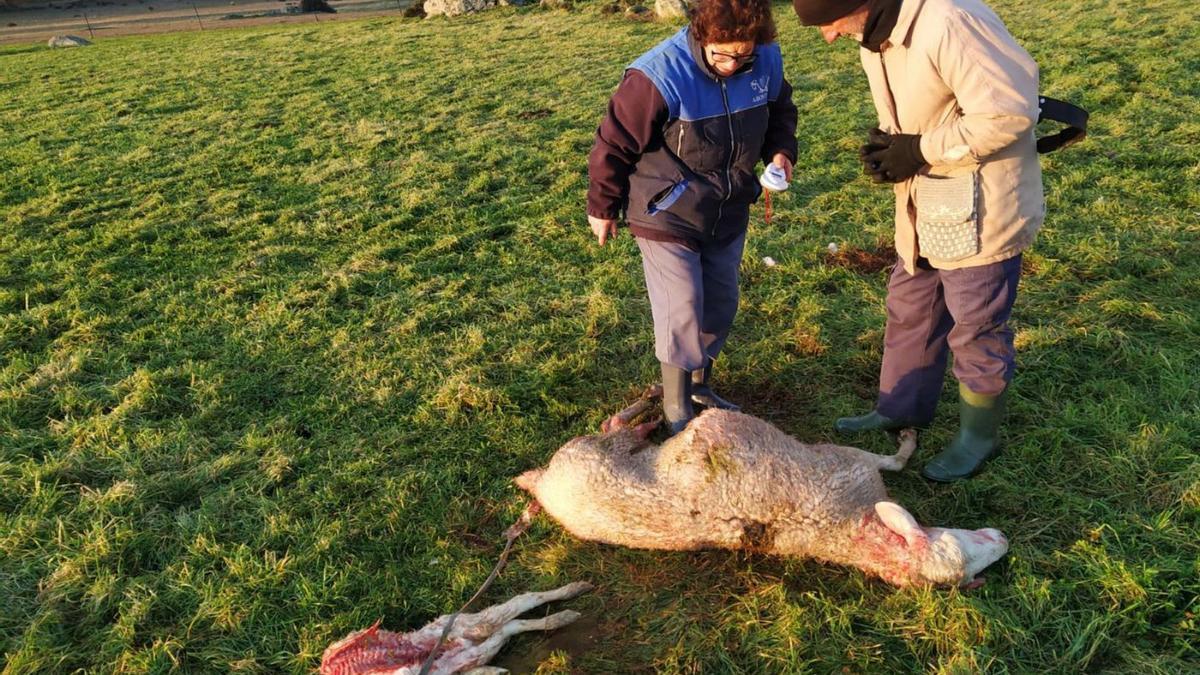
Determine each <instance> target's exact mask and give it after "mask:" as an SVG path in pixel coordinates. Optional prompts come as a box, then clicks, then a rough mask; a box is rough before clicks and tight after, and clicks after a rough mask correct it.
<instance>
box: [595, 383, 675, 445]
mask: <svg viewBox="0 0 1200 675" xmlns="http://www.w3.org/2000/svg"><path fill="white" fill-rule="evenodd" d="M661 396H662V386H661V385H653V386H650V387H648V388H647V389H646V391H644V392H642V395H641V397H640V398H638V400H636V401H634V402H633V403H632V404H631V405H629V406H627V407H625V408H624V409H623V410H621V411H620V412H618V413H617V414H615V415H613V416H612V417H610V418H608V419H606V420H604V421H603V422H602V423H601V424H600V431H601V432H603V433H606V434H607V433H609V432H612V431H618V430H620V429H625V428H627V427H628V426H629V423H630V422H632V421H633V420H635V419H637V417H638V415H641V414H642V413H644V412H646V411H647V410H649V409H650V408H651V407H652V405H653V403H654V399H656V398H659V397H661Z"/></svg>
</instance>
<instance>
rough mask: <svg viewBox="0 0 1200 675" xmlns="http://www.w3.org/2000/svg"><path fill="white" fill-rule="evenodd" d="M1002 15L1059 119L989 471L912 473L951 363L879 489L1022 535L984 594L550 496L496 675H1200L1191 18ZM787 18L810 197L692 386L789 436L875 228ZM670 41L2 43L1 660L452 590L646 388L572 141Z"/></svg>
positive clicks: (526, 544)
mask: <svg viewBox="0 0 1200 675" xmlns="http://www.w3.org/2000/svg"><path fill="white" fill-rule="evenodd" d="M994 5H995V7H996V8H997V10H998V11H999V12H1000V14H1001V15H1002V16H1003V17H1004V18H1005V19H1006V20H1007V21H1008V22H1009V25H1010V27H1011V28H1012V30H1013V32H1014V33H1015V34H1016V35H1017V37H1018V38H1019V39H1020V40H1021V41H1022V42H1023V43H1024V44H1025V45H1027V46H1028V48H1029V49H1030V51H1031V52H1032V53H1033V54H1034V56H1035V57H1036V58H1037V60H1038V61H1039V63H1040V64H1041V67H1042V81H1043V90H1044V91H1045V92H1046V93H1047V94H1050V95H1056V96H1058V97H1060V98H1065V99H1068V100H1072V101H1075V102H1077V103H1079V104H1081V105H1084V106H1085V107H1087V108H1089V109H1090V110H1091V111H1092V113H1093V116H1092V120H1093V126H1092V135H1091V138H1090V139H1089V140H1088V141H1087V142H1086V143H1085V144H1083V145H1081V146H1077V147H1075V148H1071V149H1069V150H1067V151H1064V152H1062V153H1060V154H1056V155H1053V156H1049V157H1047V158H1045V159H1044V160H1043V166H1044V168H1045V174H1046V178H1045V182H1046V188H1047V194H1048V202H1049V212H1050V215H1049V218H1048V221H1047V224H1046V227H1045V229H1044V230H1043V232H1042V234H1041V235H1040V237H1039V239H1038V242H1037V244H1036V245H1035V247H1034V248H1033V249H1032V251H1031V252H1030V253H1029V254H1028V256H1027V262H1026V270H1027V275H1026V276H1025V278H1024V280H1023V281H1022V288H1021V297H1020V298H1019V300H1018V306H1017V309H1016V312H1015V318H1014V324H1015V328H1016V330H1017V340H1018V344H1019V347H1020V350H1021V356H1020V362H1019V367H1020V371H1019V373H1018V376H1017V379H1016V381H1015V383H1014V386H1013V390H1012V391H1013V394H1012V398H1011V406H1010V408H1011V416H1010V423H1009V425H1008V428H1007V432H1006V440H1007V447H1006V450H1005V453H1004V454H1003V455H1001V456H1000V457H999V458H998V459H997V460H996V461H994V462H993V463H992V464H990V466H989V468H988V470H987V471H986V472H985V473H983V474H982V475H981V476H980V477H978V478H977V479H975V480H973V481H971V482H969V483H967V484H964V485H957V486H951V487H946V486H935V485H931V484H928V483H926V482H925V481H923V480H922V479H921V478H920V477H919V475H918V473H917V469H918V468H919V466H920V464H921V462H923V461H924V460H925V459H927V458H928V457H929V456H930V454H931V453H932V452H933V451H934V450H935V449H936V448H938V447H939V446H940V444H942V443H944V442H945V441H946V440H947V439H948V438H949V437H950V435H951V433H952V432H953V429H954V418H953V414H954V410H953V407H952V406H951V405H949V404H950V403H951V401H952V399H951V398H950V395H951V393H952V389H953V387H947V391H946V397H945V399H944V401H943V403H944V405H943V406H942V409H941V411H940V413H939V417H938V422H937V424H936V426H935V428H934V429H932V430H931V431H929V432H928V433H926V434H925V435H924V436H923V449H922V450H920V451H918V456H917V459H916V461H914V462H913V464H912V465H911V466H910V468H909V469H908V470H906V471H905V472H903V473H901V474H899V475H895V476H889V477H888V482H889V485H890V487H891V488H892V491H893V494H894V495H895V496H896V498H897V499H898V500H899V501H901V502H902V503H904V504H905V505H907V506H908V507H909V508H910V510H912V511H913V512H914V513H915V514H916V515H917V516H918V518H920V519H921V520H923V521H925V522H928V523H936V524H945V525H955V526H959V527H982V526H992V527H998V528H1000V529H1002V530H1003V531H1004V532H1006V533H1007V534H1008V535H1009V537H1010V539H1011V541H1012V550H1011V552H1010V554H1009V555H1008V557H1007V558H1006V559H1005V560H1004V561H1002V562H1001V563H999V564H998V565H997V566H995V567H994V568H993V569H992V570H991V572H990V575H989V581H988V584H987V585H986V586H985V587H984V588H982V589H980V590H978V591H974V592H958V591H934V590H921V589H911V590H896V589H893V588H891V587H889V586H887V585H885V584H883V583H881V582H878V581H875V580H872V579H868V578H865V577H864V576H863V575H862V574H860V573H859V572H857V571H855V570H847V569H842V568H834V567H826V566H822V565H819V564H816V563H813V562H809V561H795V560H783V559H777V558H767V557H762V556H757V555H748V554H741V553H734V552H722V551H714V552H703V553H687V554H684V553H651V552H643V551H631V550H623V549H618V548H613V547H608V546H600V545H593V544H588V543H584V542H580V541H576V540H573V539H572V538H571V537H569V536H566V535H565V534H564V533H563V532H562V531H561V530H560V529H559V528H557V527H556V526H555V525H554V524H553V523H552V522H550V521H549V520H547V519H544V518H542V519H539V520H538V521H537V523H536V525H535V527H534V528H533V530H532V531H531V533H530V534H529V535H527V536H526V537H525V538H524V539H522V540H521V541H520V542H518V545H517V549H516V552H515V554H514V559H513V563H512V565H511V566H510V567H509V569H508V571H507V572H506V573H505V575H504V576H503V577H502V578H501V579H500V581H499V582H498V584H497V585H496V586H495V587H494V588H493V589H492V590H491V591H490V592H489V594H488V599H489V600H496V599H500V598H502V597H505V596H507V595H510V594H513V593H515V592H519V591H523V590H532V589H541V588H548V587H550V586H553V585H556V584H560V583H564V582H567V581H573V580H578V579H588V580H591V581H592V582H594V583H595V584H596V585H597V589H596V590H595V591H594V592H593V593H592V594H590V595H588V596H584V597H582V598H580V599H578V600H576V601H572V603H571V606H572V607H574V608H577V609H582V610H583V611H584V613H585V618H584V619H583V621H582V625H580V626H578V627H577V628H575V629H572V630H568V631H565V632H564V633H562V634H559V635H556V636H553V637H551V638H550V639H548V640H547V639H546V638H543V637H526V638H523V639H519V640H517V641H515V642H514V643H512V644H511V645H510V648H509V649H508V650H506V651H505V652H504V653H503V654H502V657H501V659H500V661H501V664H502V665H503V664H507V665H508V666H509V667H511V668H513V669H514V671H517V672H524V671H529V670H532V669H535V668H537V669H540V670H541V671H542V672H567V671H570V672H587V673H603V672H628V671H650V670H655V671H663V672H705V673H713V672H748V673H777V672H814V673H826V672H834V671H838V672H919V671H925V670H935V671H939V672H947V673H950V672H977V671H989V672H1100V671H1108V672H1140V673H1180V672H1185V671H1192V672H1197V671H1198V670H1200V646H1198V643H1200V641H1198V638H1197V636H1198V634H1200V618H1198V617H1197V614H1200V601H1198V599H1197V597H1198V593H1200V460H1198V455H1197V450H1196V448H1197V445H1198V442H1197V438H1198V437H1200V386H1198V384H1197V380H1200V340H1198V337H1197V336H1198V335H1200V189H1198V187H1197V186H1198V185H1200V78H1197V76H1196V73H1198V72H1200V33H1197V32H1196V31H1195V29H1194V21H1193V19H1194V11H1195V10H1194V3H1192V2H1188V1H1186V0H1158V1H1153V0H1152V1H1150V2H1134V1H1133V0H1071V1H1070V2H1064V3H1041V2H1020V1H1018V0H997V1H996V2H995V3H994ZM777 11H778V17H779V20H780V24H781V29H782V35H781V42H782V44H783V48H784V54H785V58H786V63H787V73H788V76H789V78H790V79H791V81H792V82H793V84H794V86H795V88H796V99H797V103H798V105H799V107H800V112H801V118H800V129H799V134H800V145H801V151H800V154H801V157H800V159H799V162H798V180H797V182H796V183H795V186H794V188H793V190H792V191H791V192H789V193H788V194H786V195H785V196H783V197H782V198H780V199H778V200H777V201H776V210H777V216H776V217H775V219H774V220H773V221H772V223H771V225H770V226H769V227H767V226H765V225H764V224H763V223H762V220H761V214H762V212H761V208H758V209H756V210H755V216H754V217H755V219H756V224H755V225H754V226H753V231H752V234H751V239H750V244H749V247H748V252H747V256H746V260H745V262H744V265H743V275H744V276H743V278H744V286H743V288H744V300H743V306H742V310H741V312H740V314H739V317H738V321H737V325H736V327H735V332H734V335H733V337H732V339H731V340H730V343H729V347H728V353H727V358H726V359H724V363H723V366H722V368H721V372H720V373H719V378H720V379H719V381H720V384H722V385H723V387H722V390H723V391H725V392H727V393H728V395H729V396H730V397H732V398H734V399H736V400H739V401H741V402H743V403H744V404H745V406H746V408H747V410H748V411H749V412H751V413H753V414H756V415H759V416H761V417H764V418H767V419H770V420H772V421H773V422H775V423H776V424H778V425H780V426H781V427H782V428H784V429H785V430H787V431H789V432H790V433H793V434H794V435H796V436H798V437H799V438H801V439H805V440H820V439H828V438H830V437H831V430H830V427H831V424H832V421H833V419H834V418H835V417H836V416H838V415H839V414H844V413H846V412H853V411H860V410H863V409H865V407H866V406H868V405H869V404H870V401H871V397H872V394H873V388H874V382H875V377H876V374H877V369H878V360H879V355H880V345H881V340H882V327H883V297H884V284H885V272H883V271H880V270H879V269H878V267H877V266H871V265H854V264H846V262H847V261H848V260H850V259H851V258H854V257H856V256H857V257H861V258H863V259H870V258H872V257H873V256H874V257H877V256H876V254H877V253H878V252H879V251H878V249H879V248H880V247H881V246H882V247H884V248H886V246H887V244H888V241H889V239H890V236H891V225H890V221H891V215H890V205H891V198H890V196H889V194H890V193H888V192H887V191H886V190H884V189H881V188H877V187H875V186H873V185H871V184H870V183H869V182H868V181H866V180H865V179H864V178H863V177H861V176H860V175H859V168H858V165H857V161H856V158H855V150H856V148H857V146H858V144H859V143H860V139H861V137H862V134H863V131H864V130H865V129H866V128H868V127H869V126H870V125H871V124H872V122H873V112H872V109H871V107H870V103H869V99H868V96H867V89H866V82H865V78H864V77H863V76H862V73H861V71H860V69H859V67H858V64H857V58H858V57H857V54H856V52H855V50H854V49H853V48H852V46H851V45H849V44H839V45H837V46H835V47H833V48H830V47H827V46H825V45H824V44H823V43H822V42H820V40H819V36H818V35H817V33H816V31H814V30H811V29H809V30H801V29H800V28H799V27H798V26H797V25H796V21H795V20H794V18H793V17H792V16H791V13H790V9H789V6H788V5H785V4H780V5H778V7H777ZM673 30H674V28H673V27H671V26H667V25H658V24H645V23H635V22H629V21H626V20H623V19H620V18H610V17H604V16H602V15H601V14H600V13H599V11H598V9H597V8H596V7H592V6H582V8H581V9H578V10H576V11H574V12H570V13H567V12H544V11H540V10H514V9H503V10H497V11H494V12H489V13H486V14H483V15H479V16H473V17H464V18H461V19H459V20H454V21H445V20H426V21H419V20H405V19H400V18H395V19H373V20H366V21H361V22H353V23H351V22H340V21H339V22H337V23H336V24H335V23H321V24H309V25H303V26H299V25H297V26H287V27H269V28H257V29H246V30H230V31H209V32H205V33H192V34H174V35H159V36H153V37H141V38H121V39H110V40H103V41H100V42H98V43H97V44H95V45H94V46H92V47H88V48H85V49H77V50H63V51H54V52H51V51H48V50H46V49H44V48H42V47H21V46H18V47H5V48H2V49H0V92H3V94H2V95H0V171H2V174H3V176H4V180H3V181H0V654H3V663H4V669H3V670H4V672H5V673H27V672H54V673H59V672H70V671H76V670H79V671H88V672H121V673H127V672H128V673H132V672H175V671H178V672H228V671H238V672H280V671H285V672H301V671H305V670H308V669H311V668H313V667H314V666H315V665H316V663H317V660H318V659H319V656H320V654H321V651H322V650H323V649H324V647H325V646H326V645H327V644H328V643H329V642H331V641H333V640H335V639H337V638H339V637H341V636H343V635H344V634H345V633H347V632H349V631H351V630H354V629H357V628H360V627H363V626H366V625H369V624H370V623H371V622H373V621H374V620H376V619H378V618H382V619H383V621H384V624H385V626H387V627H390V628H392V629H406V628H409V627H413V626H417V625H420V624H422V623H424V622H425V621H427V620H429V619H430V618H431V617H433V616H435V615H437V614H439V613H443V612H447V611H451V610H452V609H453V608H455V607H457V605H458V604H459V603H461V602H462V601H463V600H464V599H465V598H466V597H468V596H469V595H470V593H471V592H472V591H473V590H474V589H475V588H476V587H477V586H478V584H479V583H480V582H482V581H483V579H484V577H485V576H486V574H487V572H488V571H489V570H490V569H491V566H492V564H493V562H494V560H495V556H496V555H497V554H498V552H499V548H500V537H499V533H500V531H501V530H502V529H503V528H504V527H505V526H506V525H507V524H508V523H509V522H510V521H511V520H512V519H514V518H515V517H516V515H517V514H518V513H519V512H520V510H521V508H522V506H523V504H524V498H523V496H522V495H521V494H519V493H518V492H517V491H516V489H515V488H514V487H513V486H512V485H511V484H510V483H509V480H510V478H511V477H512V476H515V475H516V474H517V473H519V472H520V471H522V470H524V469H527V468H530V467H533V466H535V465H538V464H540V463H542V462H544V461H545V459H546V458H547V457H548V456H549V455H550V454H551V453H552V452H553V451H554V450H555V449H556V448H557V447H558V446H559V445H561V444H562V443H563V442H565V441H566V440H567V439H569V438H570V437H571V436H573V435H576V434H581V433H586V432H588V431H589V430H592V429H595V428H596V427H597V425H598V423H599V422H600V420H601V419H602V418H603V417H604V416H605V415H606V414H608V413H610V412H612V411H613V410H615V409H617V408H619V407H621V406H622V405H623V404H624V403H626V402H628V401H629V400H631V398H632V396H633V394H634V392H635V391H636V390H637V389H638V387H639V386H641V385H643V384H645V383H648V382H650V381H652V380H653V379H654V377H655V373H656V369H657V367H656V363H655V361H654V359H653V356H652V336H651V331H650V319H649V308H648V305H647V302H646V299H645V297H644V289H643V285H642V280H641V272H640V263H639V258H638V255H637V250H636V247H635V246H634V244H633V241H632V239H631V238H629V237H628V235H627V234H625V233H622V236H621V237H620V238H619V239H618V240H617V242H616V245H614V246H608V247H605V248H604V249H600V248H599V247H597V246H595V244H594V242H593V241H591V240H590V235H589V233H588V230H587V227H586V224H585V221H584V214H583V208H584V191H585V188H586V169H585V163H584V160H585V155H586V153H587V151H588V149H589V147H590V145H591V138H592V133H593V130H594V128H595V125H596V124H597V122H598V121H599V118H600V115H601V114H602V111H603V108H604V105H605V102H606V100H607V97H608V95H609V94H610V93H611V91H612V89H613V88H614V87H615V85H616V83H617V81H618V79H619V76H620V72H621V68H622V66H623V65H624V64H626V63H627V62H629V61H630V60H632V59H633V58H634V57H636V56H637V55H638V54H639V53H641V52H642V51H643V50H645V49H646V48H648V47H649V46H650V45H652V44H653V43H655V42H656V41H657V40H659V39H660V38H662V37H664V36H666V35H667V34H669V33H670V32H671V31H673ZM829 242H837V243H839V245H840V246H841V247H842V250H843V251H849V252H850V253H851V254H854V255H850V256H843V257H840V258H836V259H834V258H828V257H827V256H826V253H825V247H826V245H827V244H828V243H829ZM860 254H861V255H860ZM768 255H769V256H772V257H774V258H775V259H776V260H778V261H779V265H777V266H775V267H766V266H765V265H764V264H763V263H762V262H761V259H762V257H763V256H768ZM862 447H866V448H870V449H873V450H876V451H880V452H883V451H887V449H888V446H887V440H886V439H885V438H884V437H882V436H880V437H878V438H867V439H863V441H862Z"/></svg>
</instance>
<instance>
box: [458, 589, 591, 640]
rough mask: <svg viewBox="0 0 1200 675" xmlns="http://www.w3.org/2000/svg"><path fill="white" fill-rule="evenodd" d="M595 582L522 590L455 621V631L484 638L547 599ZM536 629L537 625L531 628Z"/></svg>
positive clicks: (567, 595)
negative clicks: (501, 601) (516, 594)
mask: <svg viewBox="0 0 1200 675" xmlns="http://www.w3.org/2000/svg"><path fill="white" fill-rule="evenodd" d="M591 589H592V585H591V584H589V583H588V582H586V581H577V582H575V583H573V584H567V585H566V586H562V587H560V588H556V589H554V590H551V591H535V592H533V593H522V594H520V595H518V596H516V597H514V598H513V599H511V600H509V601H508V602H504V603H501V604H499V605H493V606H491V607H488V608H486V609H483V610H480V611H478V612H476V613H474V614H463V615H461V616H459V617H458V621H457V622H455V625H454V630H453V631H451V632H452V633H457V634H459V635H463V636H465V637H466V638H467V639H469V640H482V639H483V638H485V637H487V636H489V635H492V634H493V633H495V632H496V629H498V628H500V627H501V626H504V625H507V624H508V623H511V622H512V620H513V619H515V618H517V617H518V616H520V615H522V614H524V613H525V612H528V611H529V610H531V609H533V608H534V607H539V606H541V605H544V604H546V603H547V602H553V601H555V600H566V599H568V598H573V597H575V596H577V595H579V594H580V593H584V592H586V591H590V590H591ZM528 630H535V629H532V628H531V629H528Z"/></svg>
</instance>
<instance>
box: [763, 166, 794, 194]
mask: <svg viewBox="0 0 1200 675" xmlns="http://www.w3.org/2000/svg"><path fill="white" fill-rule="evenodd" d="M758 182H759V183H761V184H762V186H763V187H765V188H766V189H768V190H771V191H772V192H783V191H784V190H786V189H788V181H787V174H785V173H784V172H783V167H781V166H779V165H778V164H775V163H774V162H772V163H770V164H768V165H767V169H766V171H763V172H762V175H761V176H759V177H758Z"/></svg>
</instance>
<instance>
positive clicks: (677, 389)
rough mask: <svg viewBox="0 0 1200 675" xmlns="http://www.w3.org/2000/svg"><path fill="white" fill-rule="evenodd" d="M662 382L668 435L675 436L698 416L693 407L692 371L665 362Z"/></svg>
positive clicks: (664, 418) (664, 414) (664, 419)
mask: <svg viewBox="0 0 1200 675" xmlns="http://www.w3.org/2000/svg"><path fill="white" fill-rule="evenodd" d="M662 383H663V398H662V403H663V422H665V423H666V426H667V435H668V436H674V435H675V434H677V433H679V432H681V431H683V429H684V427H686V426H687V424H688V422H691V421H692V418H693V417H695V416H696V413H695V411H694V410H693V409H692V373H691V371H688V370H685V369H683V368H676V367H675V366H672V365H671V364H669V363H664V364H662Z"/></svg>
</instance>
